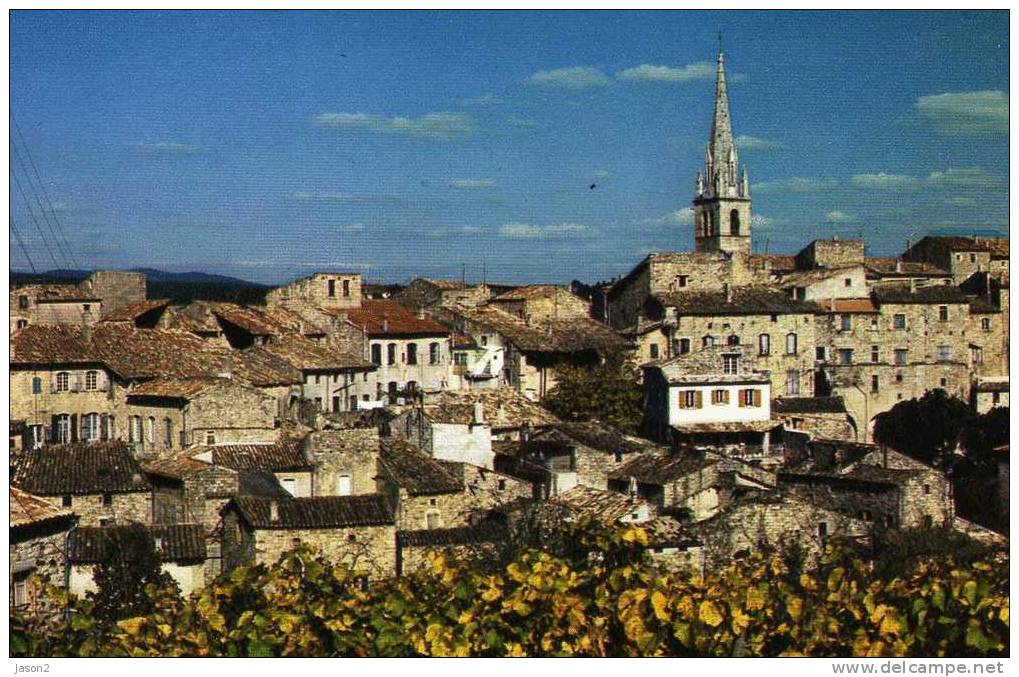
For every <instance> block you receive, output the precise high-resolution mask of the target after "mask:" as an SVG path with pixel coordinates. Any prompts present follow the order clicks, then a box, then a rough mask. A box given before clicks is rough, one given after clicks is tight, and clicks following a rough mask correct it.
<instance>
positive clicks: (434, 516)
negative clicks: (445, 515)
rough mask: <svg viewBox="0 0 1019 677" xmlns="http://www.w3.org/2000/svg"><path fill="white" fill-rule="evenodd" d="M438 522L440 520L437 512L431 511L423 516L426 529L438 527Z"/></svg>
mask: <svg viewBox="0 0 1019 677" xmlns="http://www.w3.org/2000/svg"><path fill="white" fill-rule="evenodd" d="M440 524H441V522H440V521H439V513H437V512H435V511H431V512H429V513H428V514H427V515H426V516H425V528H426V529H438V528H439V525H440Z"/></svg>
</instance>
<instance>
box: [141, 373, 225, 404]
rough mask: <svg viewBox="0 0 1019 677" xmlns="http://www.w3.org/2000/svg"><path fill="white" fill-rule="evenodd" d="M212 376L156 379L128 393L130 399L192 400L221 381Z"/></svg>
mask: <svg viewBox="0 0 1019 677" xmlns="http://www.w3.org/2000/svg"><path fill="white" fill-rule="evenodd" d="M226 380H227V379H219V378H215V377H212V376H192V377H190V378H154V379H152V380H151V381H145V382H143V383H139V384H138V385H136V386H135V387H134V388H132V389H131V390H130V392H128V397H132V396H137V397H170V398H175V399H190V398H191V397H193V396H195V395H197V394H198V393H200V392H202V391H203V390H205V389H206V388H210V387H212V386H214V385H216V384H218V383H220V382H221V381H226Z"/></svg>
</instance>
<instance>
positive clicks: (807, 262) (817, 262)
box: [796, 240, 865, 270]
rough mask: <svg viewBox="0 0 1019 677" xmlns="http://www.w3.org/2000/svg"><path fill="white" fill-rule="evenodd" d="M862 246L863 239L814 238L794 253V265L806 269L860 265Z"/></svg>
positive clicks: (861, 263)
mask: <svg viewBox="0 0 1019 677" xmlns="http://www.w3.org/2000/svg"><path fill="white" fill-rule="evenodd" d="M864 247H865V245H864V241H863V240H814V241H813V242H811V243H810V244H808V245H807V246H806V247H804V248H803V249H802V250H801V251H800V253H798V254H797V255H796V267H797V268H799V269H803V270H806V269H810V268H843V267H846V266H862V265H863V261H864Z"/></svg>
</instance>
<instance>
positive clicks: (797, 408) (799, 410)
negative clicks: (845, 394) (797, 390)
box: [771, 396, 846, 414]
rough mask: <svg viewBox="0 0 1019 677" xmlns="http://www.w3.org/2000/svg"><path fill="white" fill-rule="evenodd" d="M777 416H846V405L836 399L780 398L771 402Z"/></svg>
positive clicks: (839, 398) (838, 398)
mask: <svg viewBox="0 0 1019 677" xmlns="http://www.w3.org/2000/svg"><path fill="white" fill-rule="evenodd" d="M771 410H772V412H774V413H776V414H844V413H846V403H845V402H844V401H843V399H842V397H841V396H835V397H779V398H777V399H774V400H772V401H771Z"/></svg>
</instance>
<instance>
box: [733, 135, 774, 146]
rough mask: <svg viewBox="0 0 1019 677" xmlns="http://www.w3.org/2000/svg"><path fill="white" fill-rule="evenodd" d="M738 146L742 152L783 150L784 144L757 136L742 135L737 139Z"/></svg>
mask: <svg viewBox="0 0 1019 677" xmlns="http://www.w3.org/2000/svg"><path fill="white" fill-rule="evenodd" d="M734 140H735V141H736V145H737V146H739V148H740V149H741V150H775V149H776V148H781V147H782V144H780V143H779V142H778V141H772V140H771V139H762V138H760V137H757V136H750V135H748V134H741V135H739V136H737V137H736V138H735V139H734Z"/></svg>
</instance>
